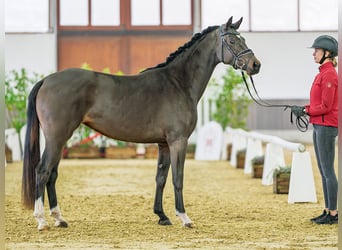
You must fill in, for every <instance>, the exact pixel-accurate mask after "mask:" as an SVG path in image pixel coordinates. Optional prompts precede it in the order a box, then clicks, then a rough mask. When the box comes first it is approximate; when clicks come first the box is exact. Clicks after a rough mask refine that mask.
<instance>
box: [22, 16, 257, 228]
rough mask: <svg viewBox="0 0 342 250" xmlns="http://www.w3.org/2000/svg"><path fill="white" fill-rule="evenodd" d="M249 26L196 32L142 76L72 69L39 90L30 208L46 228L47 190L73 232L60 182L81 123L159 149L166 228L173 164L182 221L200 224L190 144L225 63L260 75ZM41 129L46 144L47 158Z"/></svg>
mask: <svg viewBox="0 0 342 250" xmlns="http://www.w3.org/2000/svg"><path fill="white" fill-rule="evenodd" d="M241 22H242V18H241V19H240V20H239V21H237V22H236V23H233V22H232V17H231V18H230V19H229V20H228V22H227V23H225V24H222V25H221V26H215V27H209V28H207V29H205V30H203V31H202V32H201V33H198V34H195V35H194V36H193V38H192V39H191V40H190V41H189V42H188V43H186V44H184V45H183V46H181V47H180V48H179V49H178V50H177V51H175V52H174V53H172V54H170V56H169V57H168V58H167V60H166V62H164V63H161V64H159V65H157V66H156V67H153V68H149V69H147V70H145V71H143V72H141V73H140V74H138V75H132V76H116V75H109V74H104V73H99V72H93V71H87V70H82V69H67V70H64V71H61V72H57V73H54V74H51V75H49V76H47V77H45V78H44V79H42V80H41V81H39V82H38V83H37V84H36V85H35V86H34V87H33V89H32V91H31V93H30V95H29V102H28V108H27V132H26V140H25V151H24V163H23V180H22V200H23V203H24V205H25V207H26V208H30V209H33V208H34V217H35V218H36V219H37V221H38V229H39V230H44V229H48V228H49V226H48V223H47V221H46V219H45V215H44V193H45V188H46V190H47V195H48V200H49V205H50V211H51V215H52V217H54V219H55V221H56V223H55V226H58V227H67V226H68V224H67V222H66V221H65V220H64V218H63V217H62V215H61V211H60V209H59V206H58V202H57V195H56V190H55V183H56V180H57V176H58V165H59V161H60V158H61V152H62V150H63V147H64V145H65V143H66V141H67V140H68V139H69V138H70V137H71V135H72V133H73V131H74V130H75V129H76V128H77V127H78V126H79V125H80V124H81V123H83V124H85V125H87V126H89V127H91V128H93V129H94V130H96V131H98V132H100V133H102V134H104V135H106V136H108V137H111V138H114V139H118V140H123V141H130V142H137V143H157V144H158V147H159V156H158V164H157V174H156V193H155V201H154V213H156V214H157V215H158V216H159V224H161V225H170V224H171V222H170V220H169V218H168V217H167V216H166V215H165V213H164V210H163V205H162V200H163V189H164V186H165V182H166V179H167V176H168V172H169V167H170V164H171V169H172V181H173V185H174V195H175V208H176V215H177V216H179V218H180V219H181V220H182V222H183V225H185V226H187V227H191V226H192V221H191V220H190V218H189V217H188V216H187V215H186V213H185V208H184V203H183V170H184V162H185V154H186V147H187V143H188V138H189V136H190V135H191V133H192V131H193V130H194V128H195V125H196V121H197V103H198V101H199V100H200V98H201V96H202V94H203V92H204V90H205V88H206V86H207V83H208V81H209V78H210V76H211V74H212V72H213V70H214V68H215V66H216V65H217V64H218V63H220V62H223V63H225V64H230V65H232V66H233V67H234V68H235V69H241V70H244V71H246V72H247V74H249V75H252V74H256V73H258V72H259V69H260V62H259V61H258V60H257V58H256V57H255V56H254V54H253V52H252V50H250V49H249V48H248V47H247V46H246V44H245V41H244V39H243V37H241V36H240V34H239V33H238V32H237V29H238V28H239V26H240V24H241ZM39 127H41V129H42V131H43V133H44V136H45V142H46V145H45V150H44V152H43V155H42V157H40V152H39Z"/></svg>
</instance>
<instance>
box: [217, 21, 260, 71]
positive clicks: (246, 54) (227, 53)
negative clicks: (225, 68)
mask: <svg viewBox="0 0 342 250" xmlns="http://www.w3.org/2000/svg"><path fill="white" fill-rule="evenodd" d="M241 23H242V17H241V18H240V20H239V21H237V22H236V23H233V17H230V18H229V20H228V21H227V23H225V24H222V25H221V26H220V28H219V32H220V34H219V36H220V38H219V40H220V41H219V46H218V47H217V49H216V54H217V57H218V58H219V60H220V61H221V62H223V63H224V64H230V65H232V66H233V67H234V68H235V69H241V70H244V71H246V72H247V74H248V75H254V74H257V73H258V72H259V70H260V66H261V64H260V61H259V60H258V59H257V58H256V57H255V56H254V53H253V51H252V50H251V49H249V48H248V47H247V45H246V43H245V39H244V38H243V37H242V36H241V35H240V33H239V32H238V31H237V30H238V28H239V27H240V25H241Z"/></svg>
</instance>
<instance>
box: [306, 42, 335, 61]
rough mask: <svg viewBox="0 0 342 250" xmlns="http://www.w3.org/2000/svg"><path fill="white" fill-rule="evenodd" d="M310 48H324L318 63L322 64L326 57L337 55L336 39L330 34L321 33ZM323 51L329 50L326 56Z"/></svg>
mask: <svg viewBox="0 0 342 250" xmlns="http://www.w3.org/2000/svg"><path fill="white" fill-rule="evenodd" d="M310 48H315V49H323V50H324V55H323V57H322V59H321V61H320V64H322V63H323V62H324V60H325V59H326V58H329V57H330V58H332V57H335V56H337V55H338V43H337V40H336V39H335V38H334V37H332V36H328V35H322V36H319V37H317V38H316V39H315V41H314V42H313V44H312V46H311V47H310ZM325 51H329V52H330V56H328V57H326V56H325Z"/></svg>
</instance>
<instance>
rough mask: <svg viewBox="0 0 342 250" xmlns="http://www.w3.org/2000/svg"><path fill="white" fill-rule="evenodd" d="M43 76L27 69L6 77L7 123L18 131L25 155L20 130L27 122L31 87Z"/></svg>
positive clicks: (21, 150)
mask: <svg viewBox="0 0 342 250" xmlns="http://www.w3.org/2000/svg"><path fill="white" fill-rule="evenodd" d="M42 77H43V76H42V75H39V74H37V73H31V74H29V73H28V72H27V71H26V69H24V68H22V69H20V70H12V71H10V72H9V74H7V75H6V78H5V105H6V123H7V124H6V125H7V126H8V127H9V128H14V129H15V131H16V132H17V133H18V138H19V148H20V155H21V156H22V155H23V142H22V141H21V137H20V131H21V129H22V128H23V127H24V125H25V124H26V103H27V97H28V95H29V92H30V89H31V87H32V86H33V85H34V84H35V83H36V82H37V81H38V80H39V79H41V78H42Z"/></svg>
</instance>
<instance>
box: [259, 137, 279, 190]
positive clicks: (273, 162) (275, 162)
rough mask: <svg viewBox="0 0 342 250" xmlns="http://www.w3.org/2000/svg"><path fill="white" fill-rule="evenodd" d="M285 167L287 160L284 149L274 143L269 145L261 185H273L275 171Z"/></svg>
mask: <svg viewBox="0 0 342 250" xmlns="http://www.w3.org/2000/svg"><path fill="white" fill-rule="evenodd" d="M284 165H285V158H284V151H283V148H282V147H281V146H279V145H277V144H274V143H267V145H266V153H265V160H264V171H263V173H262V182H261V183H262V184H263V185H272V184H273V171H274V169H275V168H276V167H278V166H284Z"/></svg>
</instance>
